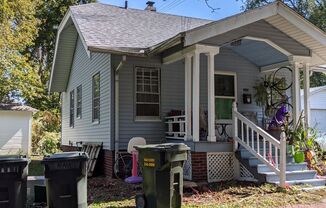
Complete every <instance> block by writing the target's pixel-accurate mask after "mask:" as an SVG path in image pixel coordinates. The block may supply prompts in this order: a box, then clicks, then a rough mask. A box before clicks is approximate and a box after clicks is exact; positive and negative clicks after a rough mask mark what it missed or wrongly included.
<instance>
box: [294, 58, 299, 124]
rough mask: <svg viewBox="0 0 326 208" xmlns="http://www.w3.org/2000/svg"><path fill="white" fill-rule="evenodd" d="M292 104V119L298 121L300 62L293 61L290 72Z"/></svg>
mask: <svg viewBox="0 0 326 208" xmlns="http://www.w3.org/2000/svg"><path fill="white" fill-rule="evenodd" d="M292 82H293V83H292V105H293V112H292V113H293V115H292V116H293V121H294V122H295V123H297V122H298V119H299V117H300V107H301V106H300V64H299V63H298V62H294V63H293V72H292Z"/></svg>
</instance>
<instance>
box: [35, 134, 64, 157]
mask: <svg viewBox="0 0 326 208" xmlns="http://www.w3.org/2000/svg"><path fill="white" fill-rule="evenodd" d="M58 151H60V136H59V133H56V132H44V134H43V137H42V139H41V140H40V141H39V142H38V148H37V152H38V153H39V154H42V155H50V154H53V153H56V152H58Z"/></svg>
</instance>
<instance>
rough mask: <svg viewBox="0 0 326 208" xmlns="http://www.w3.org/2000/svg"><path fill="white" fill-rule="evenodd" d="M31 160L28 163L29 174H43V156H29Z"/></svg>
mask: <svg viewBox="0 0 326 208" xmlns="http://www.w3.org/2000/svg"><path fill="white" fill-rule="evenodd" d="M30 159H31V162H30V163H29V165H28V175H29V176H41V175H43V174H44V167H43V165H42V164H41V160H42V159H43V156H31V158H30Z"/></svg>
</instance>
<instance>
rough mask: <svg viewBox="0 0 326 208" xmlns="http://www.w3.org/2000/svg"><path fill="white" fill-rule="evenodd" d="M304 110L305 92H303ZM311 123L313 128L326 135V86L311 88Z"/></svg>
mask: <svg viewBox="0 0 326 208" xmlns="http://www.w3.org/2000/svg"><path fill="white" fill-rule="evenodd" d="M301 109H303V92H301ZM310 113H311V117H310V122H311V126H312V127H316V128H317V129H318V131H320V132H323V133H326V86H321V87H314V88H310Z"/></svg>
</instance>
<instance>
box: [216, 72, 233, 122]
mask: <svg viewBox="0 0 326 208" xmlns="http://www.w3.org/2000/svg"><path fill="white" fill-rule="evenodd" d="M214 80H215V114H216V117H215V118H216V119H217V120H231V119H232V103H233V101H235V100H236V74H235V73H232V72H228V73H223V72H218V73H215V79H214Z"/></svg>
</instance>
